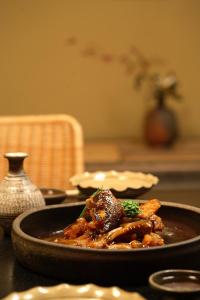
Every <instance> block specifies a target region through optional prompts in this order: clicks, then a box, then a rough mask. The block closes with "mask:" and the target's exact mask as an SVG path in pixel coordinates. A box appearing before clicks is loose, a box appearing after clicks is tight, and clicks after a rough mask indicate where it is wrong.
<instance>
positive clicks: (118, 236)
mask: <svg viewBox="0 0 200 300" xmlns="http://www.w3.org/2000/svg"><path fill="white" fill-rule="evenodd" d="M159 208H160V202H159V200H157V199H152V200H148V201H146V202H145V203H142V204H140V205H139V204H138V203H137V202H135V201H133V200H120V199H116V198H115V197H114V196H113V194H112V193H111V191H110V190H98V191H97V192H96V193H94V194H93V195H92V196H90V197H89V198H88V199H87V200H86V205H85V207H84V209H83V211H82V213H81V215H80V216H79V217H78V219H77V220H76V221H75V222H74V223H72V224H70V225H68V226H67V227H66V228H64V230H63V234H62V236H59V237H54V238H53V239H51V241H53V242H55V243H62V244H66V245H71V246H77V247H88V248H98V249H135V248H145V247H153V246H162V245H163V244H164V240H163V238H162V237H161V236H160V235H159V233H160V232H162V230H163V228H164V225H163V222H162V220H161V218H160V217H159V216H157V215H156V212H157V211H158V209H159Z"/></svg>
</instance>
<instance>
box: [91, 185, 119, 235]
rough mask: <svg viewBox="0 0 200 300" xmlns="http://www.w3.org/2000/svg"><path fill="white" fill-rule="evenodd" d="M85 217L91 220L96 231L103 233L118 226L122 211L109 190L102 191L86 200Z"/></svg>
mask: <svg viewBox="0 0 200 300" xmlns="http://www.w3.org/2000/svg"><path fill="white" fill-rule="evenodd" d="M87 215H89V216H90V217H91V218H92V221H93V222H94V224H95V227H96V231H97V232H100V233H105V232H108V231H109V230H111V229H113V228H115V227H116V226H118V225H119V223H120V220H121V219H122V217H123V216H124V209H123V207H122V205H121V201H120V200H118V199H116V198H115V197H114V196H113V194H112V193H111V191H110V190H103V191H101V192H99V193H98V192H97V193H96V194H95V195H94V196H91V197H90V198H89V199H87V200H86V216H87Z"/></svg>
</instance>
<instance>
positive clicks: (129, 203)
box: [122, 199, 140, 218]
mask: <svg viewBox="0 0 200 300" xmlns="http://www.w3.org/2000/svg"><path fill="white" fill-rule="evenodd" d="M122 206H123V208H124V212H125V215H126V217H130V218H132V217H135V215H137V214H139V213H140V209H139V204H138V203H137V202H135V201H134V200H131V199H127V200H123V201H122Z"/></svg>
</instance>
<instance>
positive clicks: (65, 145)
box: [0, 114, 84, 189]
mask: <svg viewBox="0 0 200 300" xmlns="http://www.w3.org/2000/svg"><path fill="white" fill-rule="evenodd" d="M6 152H27V153H28V155H29V157H28V158H26V160H25V162H24V169H25V171H26V173H27V175H28V176H29V177H30V179H31V180H32V182H33V183H34V184H35V185H37V186H38V187H50V188H58V189H70V188H72V187H71V185H70V182H69V178H70V177H71V176H73V175H74V174H76V173H81V172H83V170H84V160H83V132H82V127H81V125H80V124H79V122H78V121H77V120H76V119H75V118H74V117H72V116H69V115H64V114H63V115H61V114H58V115H27V116H5V117H4V116H2V117H0V180H1V179H2V178H3V177H4V176H5V175H6V173H7V170H8V164H7V160H6V159H5V158H4V154H5V153H6Z"/></svg>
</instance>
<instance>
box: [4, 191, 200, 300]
mask: <svg viewBox="0 0 200 300" xmlns="http://www.w3.org/2000/svg"><path fill="white" fill-rule="evenodd" d="M152 197H156V198H159V199H160V200H165V201H166V200H169V201H170V200H171V201H174V202H176V201H179V202H182V203H187V204H190V205H195V206H199V198H200V187H199V188H198V189H197V188H196V189H191V188H187V187H186V188H185V189H181V190H180V188H178V187H177V189H175V188H174V189H173V190H171V189H169V188H168V187H165V188H164V187H163V188H162V189H156V188H155V189H153V190H152V191H150V192H148V193H146V194H145V195H144V196H143V198H145V199H148V198H152ZM64 201H65V202H69V201H72V202H76V201H77V199H76V198H74V197H73V198H71V199H70V198H66V200H64ZM191 259H192V258H191ZM183 268H184V266H183ZM60 283H63V281H62V280H59V279H55V278H52V277H50V276H44V275H41V274H39V273H35V272H33V271H31V270H29V269H27V268H25V267H23V266H22V265H21V264H20V263H19V262H18V261H17V260H16V258H15V255H14V251H13V248H12V241H11V238H10V236H5V235H3V232H2V230H1V229H0V298H2V297H5V296H7V295H8V294H10V293H12V292H14V291H24V290H27V289H30V288H32V287H35V286H53V285H57V284H60ZM72 284H73V282H72ZM119 287H121V288H122V289H124V290H126V291H137V292H139V293H140V294H141V295H142V296H144V297H145V298H146V299H149V300H151V299H152V300H157V299H161V298H160V296H159V295H158V294H157V292H156V291H155V290H153V289H151V287H150V286H149V284H148V278H146V279H145V280H144V282H143V283H142V284H134V280H133V283H132V284H131V285H129V286H125V285H122V286H120V285H119Z"/></svg>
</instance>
